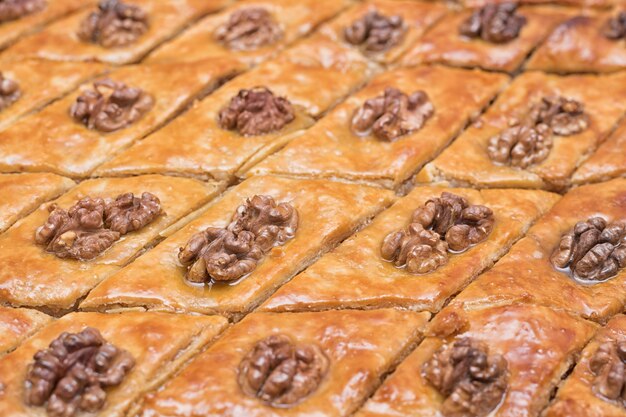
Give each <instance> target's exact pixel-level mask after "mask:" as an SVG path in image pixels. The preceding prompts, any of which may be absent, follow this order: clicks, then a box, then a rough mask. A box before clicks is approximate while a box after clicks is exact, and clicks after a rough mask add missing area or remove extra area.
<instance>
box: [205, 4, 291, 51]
mask: <svg viewBox="0 0 626 417" xmlns="http://www.w3.org/2000/svg"><path fill="white" fill-rule="evenodd" d="M282 37H283V31H282V29H281V28H280V26H279V25H278V24H277V23H276V22H275V21H274V19H273V17H272V15H271V14H270V12H268V11H267V10H266V9H264V8H261V7H247V8H244V9H239V10H237V11H235V12H233V13H232V14H231V15H230V18H229V19H228V22H226V23H225V24H223V25H222V26H220V27H219V28H217V30H216V31H215V38H216V39H217V40H218V41H219V42H221V43H222V44H223V45H224V46H226V47H227V48H228V49H231V50H233V51H250V50H254V49H258V48H261V47H262V46H266V45H271V44H273V43H275V42H277V41H278V40H279V39H281V38H282Z"/></svg>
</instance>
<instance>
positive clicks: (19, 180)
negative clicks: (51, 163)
mask: <svg viewBox="0 0 626 417" xmlns="http://www.w3.org/2000/svg"><path fill="white" fill-rule="evenodd" d="M74 185H75V183H74V181H72V180H70V179H68V178H65V177H60V176H58V175H55V174H45V173H42V174H1V175H0V189H1V190H2V192H1V193H0V232H4V231H5V230H6V229H8V228H9V227H10V226H11V225H12V224H13V223H15V222H16V221H17V220H19V219H21V218H22V217H24V216H25V215H27V214H29V213H30V212H31V211H33V210H34V209H36V208H37V207H38V206H39V205H40V204H41V203H43V202H45V201H49V200H52V199H53V198H56V197H58V196H59V195H61V194H62V193H63V192H64V191H65V190H67V189H68V188H71V187H73V186H74Z"/></svg>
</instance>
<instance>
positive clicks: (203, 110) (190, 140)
mask: <svg viewBox="0 0 626 417" xmlns="http://www.w3.org/2000/svg"><path fill="white" fill-rule="evenodd" d="M371 71H372V68H371V66H370V65H369V64H368V63H367V61H366V60H365V59H364V58H363V57H361V56H360V54H358V53H357V52H355V51H352V50H350V49H348V48H346V47H344V46H342V45H338V44H335V43H334V42H332V41H330V40H328V39H325V38H323V37H320V36H315V35H314V36H313V37H312V38H308V39H305V40H304V41H302V42H300V43H299V44H298V45H296V46H295V47H293V48H290V49H289V50H287V51H285V52H283V53H282V54H281V55H280V56H279V57H278V58H276V59H275V60H272V61H269V62H266V63H265V64H262V65H260V66H259V67H257V68H255V69H254V70H252V71H250V72H248V73H246V74H243V75H241V76H239V77H237V78H235V79H234V80H232V81H230V82H229V83H227V84H226V85H224V86H223V87H222V88H220V89H219V90H217V91H216V92H215V93H214V94H213V95H211V97H209V98H208V99H206V100H204V101H202V102H200V103H198V104H197V105H196V106H195V107H194V108H192V109H191V110H189V111H188V112H187V113H185V114H184V115H182V116H181V117H179V118H177V119H176V120H174V121H173V122H172V123H171V124H170V125H168V126H166V127H165V128H164V129H162V130H161V131H159V132H157V133H156V134H154V135H152V136H150V137H148V138H146V139H145V140H143V141H141V142H140V143H138V144H136V145H135V146H133V147H132V148H130V149H129V150H128V151H126V152H123V153H122V154H120V155H119V156H118V157H116V158H114V159H113V160H111V161H110V162H109V163H106V164H104V165H103V166H102V167H101V168H100V169H99V170H98V171H97V174H98V175H114V176H119V175H129V174H131V175H133V174H138V173H170V174H171V173H174V174H176V175H186V176H189V175H191V176H197V177H201V178H207V177H208V178H214V179H218V180H226V179H232V178H233V176H234V175H235V174H236V173H237V172H238V171H239V170H242V169H246V167H249V166H251V165H254V164H255V163H257V162H258V161H260V160H261V159H263V158H264V157H265V156H267V155H268V154H270V153H271V152H274V151H275V150H276V149H280V147H282V146H284V144H285V143H287V142H288V141H289V140H290V139H291V138H292V137H293V136H294V135H296V134H298V133H300V131H302V130H304V129H306V128H308V127H309V126H311V124H312V123H313V120H311V118H310V116H313V117H317V116H320V115H321V114H322V113H324V112H325V111H326V110H328V109H329V108H330V107H332V106H334V105H335V104H336V103H337V102H339V101H340V100H342V99H343V98H344V97H345V96H347V95H348V94H350V93H351V92H352V91H353V90H355V89H356V88H358V87H359V86H361V84H363V83H364V82H365V80H366V79H367V78H368V77H369V75H370V73H371ZM260 85H261V86H267V87H268V88H270V90H272V91H273V92H274V93H275V94H276V95H279V96H283V97H286V98H287V99H288V100H289V101H290V102H291V103H293V104H294V107H295V113H296V118H295V120H294V121H293V122H291V123H289V124H287V125H286V126H285V127H284V128H283V129H282V130H280V131H278V132H273V133H269V134H266V135H261V136H247V137H244V136H242V135H240V134H239V133H237V132H234V131H228V130H224V129H222V128H220V127H219V125H218V123H217V115H218V113H219V111H220V110H221V109H222V107H224V106H225V105H226V104H227V103H228V102H229V101H230V100H231V98H232V97H233V96H235V95H236V94H237V93H238V92H239V90H241V89H249V88H253V87H256V86H260ZM172 137H181V138H185V140H184V141H172V140H171V138H172Z"/></svg>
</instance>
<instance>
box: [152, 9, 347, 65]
mask: <svg viewBox="0 0 626 417" xmlns="http://www.w3.org/2000/svg"><path fill="white" fill-rule="evenodd" d="M350 4H351V0H301V1H297V2H294V1H293V0H271V1H268V0H261V1H259V0H244V1H238V2H237V3H236V4H234V5H232V6H231V7H228V8H227V9H224V10H222V11H221V12H219V13H217V14H214V15H210V16H207V17H205V18H203V19H201V20H200V21H198V22H197V23H195V24H194V25H193V26H192V27H191V28H189V29H188V30H187V31H185V32H184V33H183V34H181V35H180V36H178V37H177V38H176V39H174V40H172V41H170V42H168V43H166V44H164V45H162V46H161V47H160V48H158V49H157V50H156V51H154V52H153V53H151V54H150V56H149V57H148V58H147V62H163V61H175V62H180V61H197V60H200V59H205V58H215V57H222V56H227V57H229V58H236V59H239V60H241V61H242V62H244V63H246V64H248V65H255V64H259V63H260V62H262V61H265V60H267V59H268V58H271V57H272V56H274V55H276V53H277V52H279V51H281V50H283V49H284V48H285V47H286V46H288V45H290V44H292V43H293V42H294V41H296V40H297V39H298V38H300V37H303V36H306V35H308V34H309V33H311V32H312V31H313V30H314V29H316V28H317V26H318V25H319V24H320V23H321V22H323V21H325V20H327V19H329V18H331V17H333V16H334V15H336V14H337V13H339V12H340V11H341V10H343V9H345V8H346V7H348V6H349V5H350ZM249 7H253V8H263V9H265V10H267V11H269V12H270V14H271V15H272V18H273V19H274V21H275V22H276V23H277V24H278V25H279V26H280V27H281V29H282V33H283V34H282V37H281V39H279V40H278V41H277V42H275V43H273V44H271V45H265V46H262V47H260V48H258V49H254V50H246V51H239V50H231V49H229V48H227V47H225V46H224V45H222V44H221V43H220V42H219V41H217V40H216V39H215V30H216V29H217V28H219V27H220V26H221V25H223V24H224V23H226V22H227V21H228V19H229V18H230V16H231V15H232V14H233V13H234V12H236V11H238V10H240V9H245V8H249Z"/></svg>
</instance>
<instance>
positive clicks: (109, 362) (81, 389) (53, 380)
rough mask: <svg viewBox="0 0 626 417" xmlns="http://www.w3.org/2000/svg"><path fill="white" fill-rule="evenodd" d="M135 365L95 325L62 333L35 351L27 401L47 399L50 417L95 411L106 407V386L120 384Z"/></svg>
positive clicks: (37, 402)
mask: <svg viewBox="0 0 626 417" xmlns="http://www.w3.org/2000/svg"><path fill="white" fill-rule="evenodd" d="M134 366H135V360H134V359H133V357H132V356H131V354H130V353H128V352H127V351H125V350H123V349H120V348H118V347H116V346H114V345H112V344H110V343H107V341H106V340H105V339H104V338H103V337H102V335H101V334H100V332H99V331H98V330H96V329H94V328H91V327H87V328H85V329H84V330H83V331H81V332H80V333H62V334H61V335H60V336H59V337H57V338H56V339H55V340H54V341H52V343H50V346H49V347H48V349H44V350H40V351H39V352H37V353H36V354H35V356H34V363H33V364H32V365H31V366H30V368H29V370H28V374H27V376H26V381H25V383H24V388H25V402H26V404H28V405H30V406H43V405H44V404H46V402H47V405H46V410H47V412H48V415H49V416H50V417H73V416H75V415H77V414H78V413H80V412H85V413H95V412H97V411H99V410H101V409H102V408H103V407H104V404H105V401H106V395H107V394H106V391H105V389H106V388H108V387H114V386H118V385H120V384H121V383H122V382H123V380H124V378H125V377H126V375H127V374H128V373H129V372H130V370H131V369H132V368H133V367H134Z"/></svg>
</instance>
